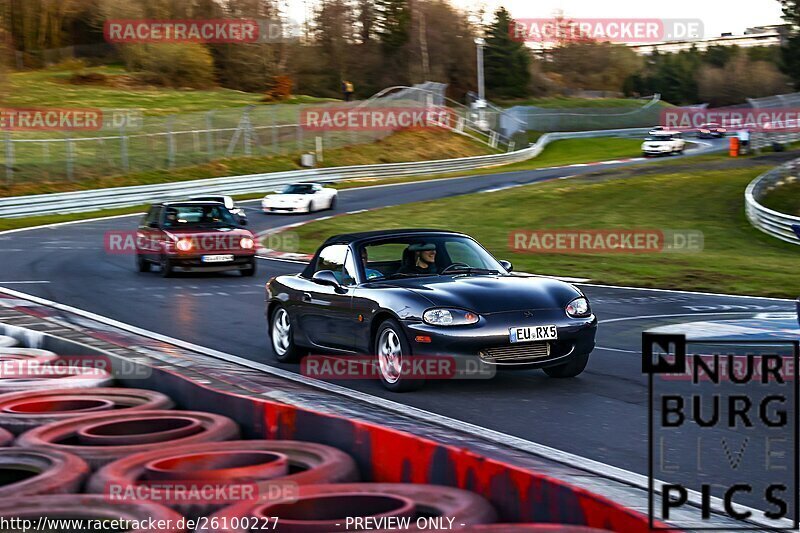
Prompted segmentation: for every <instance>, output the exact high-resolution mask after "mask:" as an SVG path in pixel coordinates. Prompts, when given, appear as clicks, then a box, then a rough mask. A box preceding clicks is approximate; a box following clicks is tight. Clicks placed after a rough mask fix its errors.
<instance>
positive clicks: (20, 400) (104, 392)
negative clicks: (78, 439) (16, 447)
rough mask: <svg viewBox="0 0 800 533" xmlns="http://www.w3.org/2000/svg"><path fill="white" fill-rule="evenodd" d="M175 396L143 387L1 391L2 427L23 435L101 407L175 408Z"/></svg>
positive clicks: (0, 418) (123, 408) (0, 417)
mask: <svg viewBox="0 0 800 533" xmlns="http://www.w3.org/2000/svg"><path fill="white" fill-rule="evenodd" d="M173 406H174V404H173V403H172V400H171V399H170V398H169V397H167V396H165V395H164V394H161V393H160V392H155V391H149V390H142V389H117V388H86V389H53V390H44V391H26V392H11V393H8V394H0V427H2V428H5V429H7V430H9V431H11V432H12V433H14V434H16V435H19V434H20V433H23V432H25V431H27V430H29V429H32V428H35V427H39V426H42V425H44V424H50V423H53V422H59V421H61V420H67V419H70V418H76V417H79V416H86V415H87V414H94V413H96V412H101V411H112V410H113V411H114V412H117V413H118V412H121V411H125V412H128V411H143V410H148V409H171V408H172V407H173Z"/></svg>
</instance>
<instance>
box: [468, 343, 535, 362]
mask: <svg viewBox="0 0 800 533" xmlns="http://www.w3.org/2000/svg"><path fill="white" fill-rule="evenodd" d="M478 355H479V356H480V358H481V359H483V360H484V361H486V362H487V363H506V362H509V363H510V362H517V361H524V360H537V359H543V358H545V357H549V356H550V343H549V342H524V343H519V344H508V345H506V346H497V347H494V348H486V349H485V350H482V351H481V352H480V353H479V354H478Z"/></svg>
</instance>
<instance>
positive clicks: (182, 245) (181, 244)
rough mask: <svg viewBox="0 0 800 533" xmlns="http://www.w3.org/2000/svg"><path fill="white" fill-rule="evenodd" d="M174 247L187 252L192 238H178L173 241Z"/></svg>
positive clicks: (190, 247) (190, 246)
mask: <svg viewBox="0 0 800 533" xmlns="http://www.w3.org/2000/svg"><path fill="white" fill-rule="evenodd" d="M175 248H177V249H178V251H181V252H188V251H190V250H191V249H192V239H180V240H179V241H178V242H176V243H175Z"/></svg>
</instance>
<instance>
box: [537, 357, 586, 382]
mask: <svg viewBox="0 0 800 533" xmlns="http://www.w3.org/2000/svg"><path fill="white" fill-rule="evenodd" d="M588 362H589V354H588V353H584V354H580V355H577V356H575V358H574V359H572V361H569V362H568V363H564V364H561V365H556V366H548V367H545V368H543V369H542V370H544V372H545V374H547V375H548V376H550V377H551V378H559V379H563V378H574V377H576V376H578V375H579V374H580V373H581V372H583V370H584V369H585V368H586V364H587V363H588Z"/></svg>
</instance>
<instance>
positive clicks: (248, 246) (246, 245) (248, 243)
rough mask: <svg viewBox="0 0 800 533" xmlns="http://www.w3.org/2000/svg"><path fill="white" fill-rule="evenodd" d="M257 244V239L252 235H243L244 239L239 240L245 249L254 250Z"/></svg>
mask: <svg viewBox="0 0 800 533" xmlns="http://www.w3.org/2000/svg"><path fill="white" fill-rule="evenodd" d="M255 244H256V243H255V241H254V240H253V239H251V238H250V237H242V240H240V241H239V246H241V247H242V249H243V250H252V249H253V246H255Z"/></svg>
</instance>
